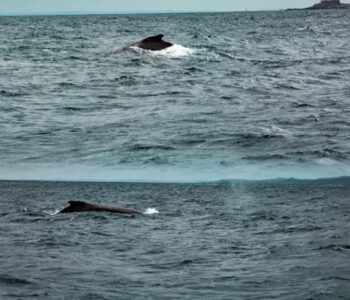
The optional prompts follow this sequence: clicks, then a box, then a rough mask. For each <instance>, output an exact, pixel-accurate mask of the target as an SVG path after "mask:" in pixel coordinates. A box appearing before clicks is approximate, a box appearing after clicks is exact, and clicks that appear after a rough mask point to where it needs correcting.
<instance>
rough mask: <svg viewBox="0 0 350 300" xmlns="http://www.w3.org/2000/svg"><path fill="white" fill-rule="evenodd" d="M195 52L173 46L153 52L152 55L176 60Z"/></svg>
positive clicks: (179, 46)
mask: <svg viewBox="0 0 350 300" xmlns="http://www.w3.org/2000/svg"><path fill="white" fill-rule="evenodd" d="M194 52H195V50H194V49H191V48H187V47H184V46H181V45H177V44H174V45H173V46H171V47H169V48H166V49H164V50H160V51H153V52H152V54H153V55H162V56H166V57H171V58H176V57H184V56H188V55H192V54H193V53H194Z"/></svg>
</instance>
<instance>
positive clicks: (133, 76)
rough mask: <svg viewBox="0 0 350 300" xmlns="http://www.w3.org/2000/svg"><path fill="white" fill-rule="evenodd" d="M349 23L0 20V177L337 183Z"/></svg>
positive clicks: (303, 14)
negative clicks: (164, 44) (152, 41)
mask: <svg viewBox="0 0 350 300" xmlns="http://www.w3.org/2000/svg"><path fill="white" fill-rule="evenodd" d="M349 15H350V13H349V11H346V10H345V11H327V12H320V11H316V12H314V11H312V12H310V11H294V12H293V11H290V12H283V11H281V12H267V13H218V14H165V15H130V16H118V15H111V16H56V17H55V16H49V17H2V18H0V39H1V45H0V99H1V101H0V111H1V115H0V126H1V133H0V137H1V139H0V166H1V168H0V170H1V172H0V178H1V179H52V180H56V179H57V180H102V181H103V180H107V181H135V180H141V181H144V180H151V181H154V180H157V181H172V182H176V181H195V180H200V181H207V180H219V179H271V178H278V177H296V178H317V177H337V176H342V175H349V174H350V164H349V161H350V150H349V149H350V147H349V146H350V145H349V129H350V121H349V120H350V106H349V96H350V85H349V79H350V54H349V51H348V49H350V32H349V30H348V28H349V22H350V21H349V20H350V19H349ZM159 33H162V34H164V35H165V39H166V40H168V41H171V42H173V43H175V44H176V46H175V47H174V48H172V49H168V50H166V51H161V52H160V53H149V52H147V51H135V50H132V49H131V50H128V51H118V49H120V48H122V47H124V46H125V45H127V44H130V43H132V42H135V41H138V40H140V39H142V38H145V37H147V36H150V35H155V34H159Z"/></svg>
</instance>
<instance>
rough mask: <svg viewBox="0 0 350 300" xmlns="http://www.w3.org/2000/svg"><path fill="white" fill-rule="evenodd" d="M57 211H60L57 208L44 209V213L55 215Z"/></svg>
mask: <svg viewBox="0 0 350 300" xmlns="http://www.w3.org/2000/svg"><path fill="white" fill-rule="evenodd" d="M59 212H60V210H59V209H55V210H54V211H49V210H44V213H45V214H48V215H50V216H56V215H57V214H58V213H59Z"/></svg>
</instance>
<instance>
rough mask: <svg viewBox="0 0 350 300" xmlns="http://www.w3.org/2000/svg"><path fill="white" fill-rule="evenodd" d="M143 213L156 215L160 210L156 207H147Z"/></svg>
mask: <svg viewBox="0 0 350 300" xmlns="http://www.w3.org/2000/svg"><path fill="white" fill-rule="evenodd" d="M143 214H144V215H155V214H159V211H158V210H156V209H155V208H147V209H146V210H145V212H144V213H143Z"/></svg>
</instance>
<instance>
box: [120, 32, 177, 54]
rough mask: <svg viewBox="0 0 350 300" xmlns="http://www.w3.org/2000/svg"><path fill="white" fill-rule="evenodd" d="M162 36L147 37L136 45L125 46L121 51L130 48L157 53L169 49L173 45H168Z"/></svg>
mask: <svg viewBox="0 0 350 300" xmlns="http://www.w3.org/2000/svg"><path fill="white" fill-rule="evenodd" d="M163 37H164V35H162V34H158V35H154V36H149V37H147V38H145V39H143V40H141V41H138V42H136V43H132V44H130V45H128V46H125V47H124V48H123V49H124V50H125V49H128V48H130V47H137V48H140V49H144V50H150V51H159V50H164V49H166V48H169V47H171V46H173V45H174V44H172V43H169V42H167V41H164V40H163Z"/></svg>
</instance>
